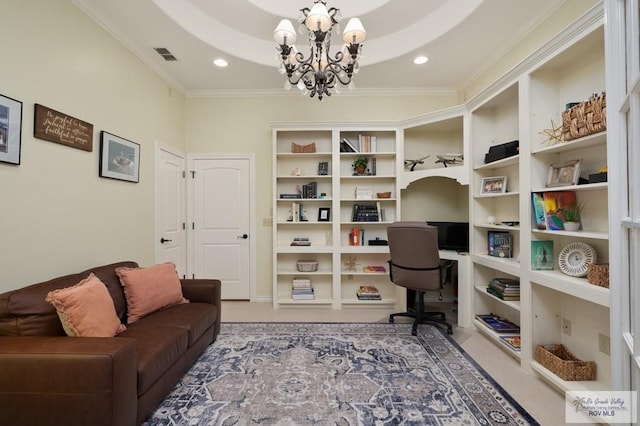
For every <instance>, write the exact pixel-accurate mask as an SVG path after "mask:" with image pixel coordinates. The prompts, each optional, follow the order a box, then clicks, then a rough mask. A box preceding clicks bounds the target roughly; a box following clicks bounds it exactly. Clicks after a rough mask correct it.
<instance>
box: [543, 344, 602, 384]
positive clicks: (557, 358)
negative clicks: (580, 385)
mask: <svg viewBox="0 0 640 426" xmlns="http://www.w3.org/2000/svg"><path fill="white" fill-rule="evenodd" d="M536 361H538V362H539V363H540V364H542V365H543V366H544V367H545V368H546V369H547V370H549V371H551V372H552V373H553V374H555V375H556V376H558V377H560V378H561V379H562V380H566V381H575V380H595V378H596V363H595V362H593V361H582V360H580V359H578V358H576V357H575V356H573V354H572V353H571V352H569V350H568V349H567V348H566V347H564V346H563V345H561V344H557V345H537V346H536Z"/></svg>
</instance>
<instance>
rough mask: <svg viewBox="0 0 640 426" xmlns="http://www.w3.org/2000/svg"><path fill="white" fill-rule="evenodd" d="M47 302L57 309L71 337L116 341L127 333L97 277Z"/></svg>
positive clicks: (49, 297)
mask: <svg viewBox="0 0 640 426" xmlns="http://www.w3.org/2000/svg"><path fill="white" fill-rule="evenodd" d="M45 300H46V301H47V302H49V303H51V304H52V305H53V306H54V307H55V308H56V310H57V312H58V316H59V317H60V321H61V322H62V327H63V328H64V330H65V332H66V333H67V335H69V336H76V337H113V336H115V335H116V334H118V333H120V332H122V331H124V330H125V329H126V328H125V326H124V325H122V324H121V323H120V319H119V318H118V316H117V315H116V309H115V307H114V306H113V299H111V296H110V295H109V292H108V291H107V288H106V287H105V286H104V284H103V283H102V281H100V280H99V279H98V278H97V277H96V276H95V275H94V274H89V276H88V277H87V278H85V279H83V280H81V281H80V282H79V283H78V284H76V285H73V286H71V287H66V288H62V289H58V290H53V291H51V292H49V294H48V295H47V297H46V299H45Z"/></svg>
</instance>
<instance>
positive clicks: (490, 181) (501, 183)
mask: <svg viewBox="0 0 640 426" xmlns="http://www.w3.org/2000/svg"><path fill="white" fill-rule="evenodd" d="M505 192H507V177H506V176H492V177H486V178H482V186H481V187H480V193H481V194H503V193H505Z"/></svg>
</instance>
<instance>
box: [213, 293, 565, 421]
mask: <svg viewBox="0 0 640 426" xmlns="http://www.w3.org/2000/svg"><path fill="white" fill-rule="evenodd" d="M392 312H394V311H393V310H390V309H381V308H365V309H361V308H358V309H342V310H331V309H320V308H318V309H315V308H308V307H305V308H283V309H273V308H272V306H271V304H270V303H255V302H254V303H252V302H240V301H224V302H223V303H222V321H223V322H387V320H388V315H389V314H390V313H392ZM447 317H448V318H449V319H451V318H452V317H454V318H455V314H453V315H449V314H447ZM396 321H397V322H401V321H410V319H408V318H398V319H397V320H396ZM453 338H454V339H455V340H456V342H458V344H459V345H460V346H461V347H462V348H463V349H464V350H465V351H466V352H467V353H468V354H469V355H470V356H471V357H472V358H473V359H474V360H475V361H476V362H477V363H478V364H479V365H480V366H481V367H482V368H483V369H484V370H485V371H486V372H487V373H489V375H491V377H493V378H494V380H495V381H497V382H498V383H499V384H500V386H502V387H503V388H504V389H505V390H506V391H507V392H509V394H510V395H511V396H512V397H513V398H514V399H515V400H516V401H518V403H519V404H520V405H521V406H522V407H524V409H525V410H527V411H528V412H529V414H531V415H532V416H533V417H534V418H535V419H536V420H537V421H538V422H539V423H540V424H541V425H543V426H555V425H564V424H565V421H564V419H565V414H564V410H565V408H564V395H562V394H560V393H558V392H557V391H555V390H554V389H553V388H551V387H549V386H548V385H547V384H546V383H545V382H543V381H541V380H539V379H538V378H536V377H535V376H534V373H527V372H525V371H524V370H522V369H521V368H520V364H519V363H518V362H517V361H516V360H515V359H514V358H512V357H510V356H509V355H508V354H506V353H505V352H504V351H502V350H501V349H500V348H498V347H497V346H496V345H495V344H493V343H492V342H490V341H489V340H488V339H486V338H485V337H484V336H482V335H481V334H480V333H479V332H477V331H476V330H475V329H473V328H457V327H456V328H454V332H453Z"/></svg>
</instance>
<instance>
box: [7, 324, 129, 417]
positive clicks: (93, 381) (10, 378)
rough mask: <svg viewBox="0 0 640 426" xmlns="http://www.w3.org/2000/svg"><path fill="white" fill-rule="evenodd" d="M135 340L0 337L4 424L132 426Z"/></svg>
mask: <svg viewBox="0 0 640 426" xmlns="http://www.w3.org/2000/svg"><path fill="white" fill-rule="evenodd" d="M136 357H137V349H136V342H135V340H134V339H128V338H122V337H113V338H99V337H96V338H93V337H66V336H65V337H0V365H2V368H0V419H2V422H1V423H3V424H14V425H19V424H29V425H45V424H47V425H52V424H64V425H132V426H133V425H135V424H136V416H137V407H138V396H137V369H136Z"/></svg>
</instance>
